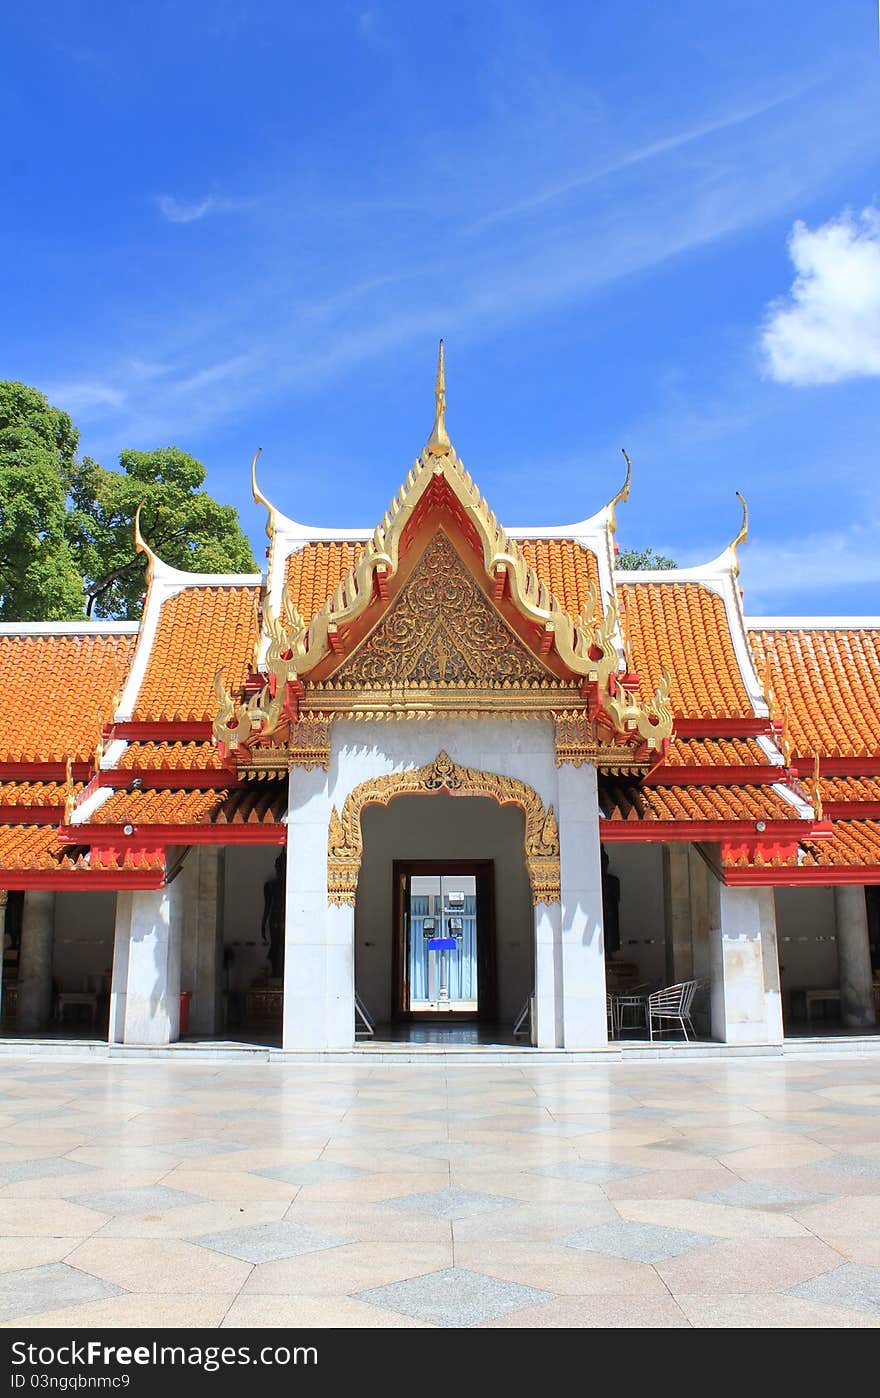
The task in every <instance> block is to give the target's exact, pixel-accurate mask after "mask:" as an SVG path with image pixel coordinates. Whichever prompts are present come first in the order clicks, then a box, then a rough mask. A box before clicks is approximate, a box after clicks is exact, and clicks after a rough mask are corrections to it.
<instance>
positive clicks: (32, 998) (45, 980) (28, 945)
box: [18, 888, 55, 1034]
mask: <svg viewBox="0 0 880 1398" xmlns="http://www.w3.org/2000/svg"><path fill="white" fill-rule="evenodd" d="M54 941H55V894H54V893H52V892H51V891H50V890H48V889H42V888H31V889H28V891H27V893H26V894H25V895H24V913H23V915H22V922H21V951H20V953H19V958H18V1028H19V1030H20V1031H21V1032H22V1033H24V1034H34V1033H36V1032H37V1030H39V1029H45V1028H46V1027H47V1026H48V1024H49V1020H50V1018H51V1015H52V951H53V944H54Z"/></svg>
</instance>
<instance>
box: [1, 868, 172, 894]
mask: <svg viewBox="0 0 880 1398" xmlns="http://www.w3.org/2000/svg"><path fill="white" fill-rule="evenodd" d="M0 880H2V883H3V887H4V888H7V889H25V890H27V889H29V888H58V889H65V888H67V889H109V890H115V889H129V888H130V889H156V888H163V887H164V885H165V870H164V869H103V868H102V869H58V870H55V869H0Z"/></svg>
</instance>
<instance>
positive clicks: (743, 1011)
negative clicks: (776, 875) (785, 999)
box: [709, 880, 782, 1044]
mask: <svg viewBox="0 0 880 1398" xmlns="http://www.w3.org/2000/svg"><path fill="white" fill-rule="evenodd" d="M713 883H714V889H713V890H712V894H711V897H710V922H711V926H710V936H709V941H710V955H711V1005H712V1035H713V1038H716V1039H720V1040H721V1041H722V1043H726V1044H780V1043H781V1042H782V1006H781V1000H780V992H779V963H778V959H777V953H776V909H775V904H774V900H773V890H772V888H728V887H727V886H726V885H725V884H720V883H718V882H717V880H713Z"/></svg>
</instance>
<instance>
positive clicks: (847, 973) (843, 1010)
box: [834, 884, 877, 1029]
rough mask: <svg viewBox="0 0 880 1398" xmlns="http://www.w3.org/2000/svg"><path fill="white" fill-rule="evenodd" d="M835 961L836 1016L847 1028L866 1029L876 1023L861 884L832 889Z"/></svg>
mask: <svg viewBox="0 0 880 1398" xmlns="http://www.w3.org/2000/svg"><path fill="white" fill-rule="evenodd" d="M834 921H835V925H836V928H837V962H838V966H839V968H840V1019H841V1023H842V1024H844V1025H845V1026H846V1027H847V1028H848V1029H870V1028H871V1027H872V1026H873V1025H874V1024H876V1023H877V1014H876V1010H875V1008H874V992H873V975H872V972H871V947H870V942H869V940H868V909H867V906H866V903H865V890H864V888H863V887H862V885H861V884H840V885H838V886H837V887H836V888H835V890H834Z"/></svg>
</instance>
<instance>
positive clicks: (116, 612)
mask: <svg viewBox="0 0 880 1398" xmlns="http://www.w3.org/2000/svg"><path fill="white" fill-rule="evenodd" d="M119 464H120V466H121V468H122V469H121V470H120V471H108V470H106V469H105V468H104V467H103V466H100V465H99V464H98V462H96V461H92V460H91V459H90V458H89V457H86V458H85V459H84V460H83V461H80V462H77V463H76V464H75V466H74V468H73V471H72V473H71V479H70V501H71V509H70V511H69V514H68V521H67V530H68V537H69V539H70V542H71V546H72V548H73V552H74V556H75V557H76V559H77V562H78V565H79V568H80V571H81V573H82V577H83V586H84V589H85V593H86V599H87V601H86V613H87V615H88V616H96V617H130V616H135V615H137V613H138V610H139V608H140V601H141V596H142V593H143V591H144V577H143V570H144V566H145V560H144V558H143V557H142V556H141V555H139V554H136V553H135V552H134V547H133V542H132V540H133V530H134V516H135V511H136V509H137V507H138V505H139V504H140V503H141V502H143V509H142V511H141V520H140V525H141V532H142V534H143V536H144V538H145V539H146V541H147V543H148V544H149V545H150V547H151V548H152V549H154V550H155V552H156V553H157V554H158V555H159V557H160V558H161V559H162V561H163V562H164V563H168V564H170V565H171V567H173V568H181V569H183V570H184V571H186V572H192V573H249V572H250V573H252V572H254V571H256V564H255V563H254V559H253V555H252V553H251V550H250V545H249V544H248V542H247V540H246V538H245V537H244V535H243V534H242V532H241V526H240V525H239V523H238V511H237V510H235V509H234V508H233V507H232V506H231V505H221V504H218V502H217V501H216V500H215V499H213V497H212V496H210V495H209V494H208V493H207V491H205V490H202V488H201V487H202V485H203V483H204V480H205V476H206V474H207V473H206V471H205V468H204V466H203V465H202V463H201V462H200V461H197V460H196V459H195V457H194V456H189V455H188V454H187V453H186V452H185V451H181V450H180V449H179V448H178V447H161V448H159V449H158V450H156V451H123V452H121V453H120V457H119Z"/></svg>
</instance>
